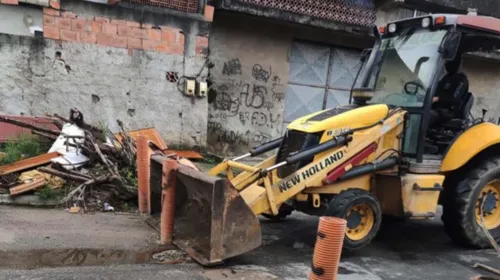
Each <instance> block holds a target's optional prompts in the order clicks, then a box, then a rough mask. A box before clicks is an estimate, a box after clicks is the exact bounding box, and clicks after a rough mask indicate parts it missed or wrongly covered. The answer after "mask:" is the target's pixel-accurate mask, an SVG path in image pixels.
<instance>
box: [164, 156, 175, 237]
mask: <svg viewBox="0 0 500 280" xmlns="http://www.w3.org/2000/svg"><path fill="white" fill-rule="evenodd" d="M178 166H179V165H178V163H177V161H176V160H171V159H167V160H165V161H164V162H163V177H162V199H161V201H162V202H161V221H160V242H161V244H170V243H172V237H173V234H174V216H175V184H176V173H177V168H178Z"/></svg>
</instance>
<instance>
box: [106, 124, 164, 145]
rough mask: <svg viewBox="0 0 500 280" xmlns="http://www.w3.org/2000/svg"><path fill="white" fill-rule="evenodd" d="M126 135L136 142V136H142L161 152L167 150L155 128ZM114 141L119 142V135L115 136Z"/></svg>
mask: <svg viewBox="0 0 500 280" xmlns="http://www.w3.org/2000/svg"><path fill="white" fill-rule="evenodd" d="M127 133H128V134H129V135H130V137H132V139H134V140H136V141H137V136H139V135H143V136H145V137H146V138H147V139H148V140H149V141H151V142H153V143H154V144H155V145H156V146H158V148H160V149H161V150H166V149H168V147H167V145H166V144H165V142H164V141H163V139H162V138H161V136H160V133H158V130H156V128H143V129H138V130H131V131H127ZM115 137H116V139H118V141H121V139H122V137H121V135H120V134H119V133H116V134H115Z"/></svg>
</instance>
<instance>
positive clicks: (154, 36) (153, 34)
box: [148, 29, 161, 41]
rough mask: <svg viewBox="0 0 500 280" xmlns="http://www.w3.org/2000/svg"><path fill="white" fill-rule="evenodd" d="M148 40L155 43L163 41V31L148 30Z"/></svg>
mask: <svg viewBox="0 0 500 280" xmlns="http://www.w3.org/2000/svg"><path fill="white" fill-rule="evenodd" d="M148 38H149V40H153V41H161V30H158V29H148Z"/></svg>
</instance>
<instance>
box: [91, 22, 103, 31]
mask: <svg viewBox="0 0 500 280" xmlns="http://www.w3.org/2000/svg"><path fill="white" fill-rule="evenodd" d="M89 31H90V32H93V33H100V32H102V23H100V22H97V21H91V22H89Z"/></svg>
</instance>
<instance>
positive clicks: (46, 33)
mask: <svg viewBox="0 0 500 280" xmlns="http://www.w3.org/2000/svg"><path fill="white" fill-rule="evenodd" d="M43 37H45V38H50V39H59V38H60V37H59V29H58V28H56V27H54V26H44V27H43Z"/></svg>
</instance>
